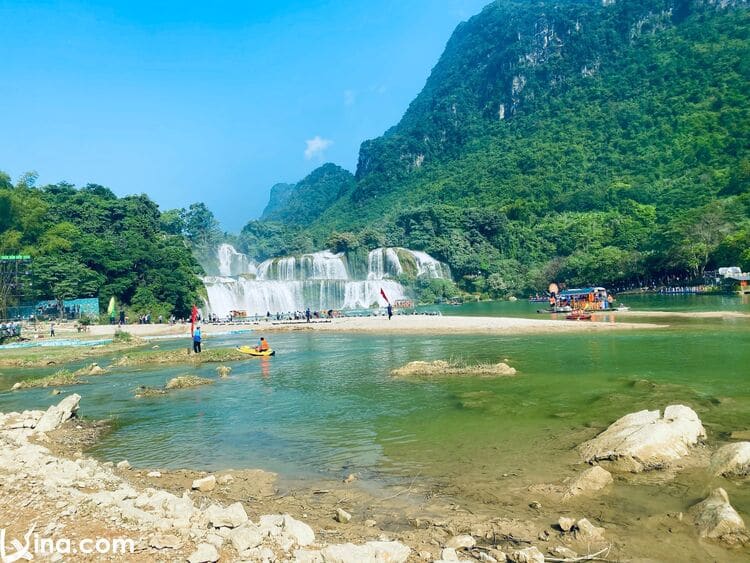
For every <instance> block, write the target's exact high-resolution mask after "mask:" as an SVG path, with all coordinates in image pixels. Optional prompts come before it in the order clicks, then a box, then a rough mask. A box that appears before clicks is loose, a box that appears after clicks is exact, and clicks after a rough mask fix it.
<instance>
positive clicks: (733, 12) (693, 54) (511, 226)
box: [247, 0, 750, 294]
mask: <svg viewBox="0 0 750 563" xmlns="http://www.w3.org/2000/svg"><path fill="white" fill-rule="evenodd" d="M749 35H750V14H749V12H748V9H747V4H746V2H744V1H739V0H736V1H734V2H713V1H708V0H706V1H678V0H629V1H627V2H625V1H623V2H620V1H618V2H615V3H609V5H606V6H604V5H603V3H602V2H600V1H594V0H590V1H584V0H568V1H560V2H556V3H547V2H521V1H507V0H499V1H497V2H494V3H493V4H490V5H488V6H487V7H486V8H485V9H484V10H483V11H482V12H481V13H480V14H478V15H477V16H475V17H474V18H472V19H470V20H469V21H468V22H466V23H464V24H462V25H460V26H459V27H458V28H457V29H456V31H455V32H454V34H453V36H452V37H451V39H450V41H449V42H448V44H447V46H446V50H445V52H444V54H443V55H442V57H441V58H440V60H439V61H438V63H437V65H436V66H435V68H434V69H433V72H432V74H431V76H430V78H429V79H428V81H427V83H426V85H425V87H424V89H423V91H422V92H421V93H420V94H419V96H418V97H417V98H416V99H415V100H414V102H412V104H411V105H410V107H409V108H408V110H407V111H406V113H405V115H404V117H403V119H402V120H401V122H400V123H399V124H398V125H396V126H395V127H393V128H392V129H391V130H389V131H388V132H386V134H385V135H383V136H382V137H380V138H378V139H374V140H371V141H366V142H365V143H363V145H362V147H361V150H360V158H359V164H358V168H357V173H356V185H354V186H353V188H352V189H350V190H348V191H345V192H343V193H342V194H341V196H340V197H339V198H338V199H337V200H336V201H335V202H333V204H332V205H330V206H329V207H328V209H327V210H326V211H325V213H323V214H322V215H321V216H320V217H319V218H318V219H317V220H316V221H315V222H314V223H313V224H312V225H311V226H310V227H309V228H306V229H300V228H299V227H297V226H296V225H292V226H291V227H290V228H287V229H280V228H279V227H278V226H276V227H275V228H276V229H277V230H276V231H275V236H278V237H279V239H284V240H285V241H286V243H287V246H293V241H298V242H300V243H302V244H310V243H312V244H313V245H314V246H322V245H324V244H326V243H330V242H336V243H338V244H339V245H341V244H342V240H343V241H344V244H349V245H354V246H357V245H371V244H377V243H381V242H382V243H386V244H392V245H403V246H408V247H411V248H416V249H423V250H426V251H427V252H430V253H432V254H434V255H435V256H437V257H439V258H441V259H443V260H445V261H447V262H448V263H449V264H450V266H451V267H452V270H453V272H454V274H456V277H457V278H458V279H459V281H460V282H461V283H462V284H463V286H464V287H465V288H466V289H468V290H472V291H487V292H489V293H494V294H502V293H505V292H508V291H521V290H524V289H528V288H542V287H546V284H547V282H548V281H549V280H550V279H558V280H561V281H567V282H568V283H571V284H584V283H602V284H608V285H624V284H627V283H631V282H633V283H634V282H637V281H638V280H643V279H645V278H649V277H660V276H664V275H680V276H690V275H697V274H700V273H701V272H702V271H703V270H704V269H705V268H706V267H708V266H719V265H739V266H742V267H743V268H745V269H750V192H749V191H748V180H750V104H748V100H749V96H748V92H749V91H750V90H749V88H748V85H749V84H750V80H749V78H750V37H748V36H749ZM253 228H254V229H256V230H257V229H260V228H262V226H259V225H255V226H254V227H253ZM247 250H250V251H251V252H252V248H251V247H248V248H247ZM287 250H293V248H292V249H289V248H287Z"/></svg>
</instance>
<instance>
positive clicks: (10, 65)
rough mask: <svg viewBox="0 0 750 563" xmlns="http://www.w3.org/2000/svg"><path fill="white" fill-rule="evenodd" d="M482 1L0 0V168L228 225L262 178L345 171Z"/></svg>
mask: <svg viewBox="0 0 750 563" xmlns="http://www.w3.org/2000/svg"><path fill="white" fill-rule="evenodd" d="M488 1H489V0H432V1H431V0H401V1H399V0H379V1H359V0H357V1H348V2H347V1H343V0H339V1H316V0H307V1H296V0H286V1H282V0H279V1H276V2H274V1H268V2H258V1H252V0H247V1H245V2H242V1H236V2H231V1H214V2H210V3H209V2H205V3H204V2H200V3H198V2H194V3H190V2H176V1H168V2H144V1H140V0H132V1H130V2H102V1H99V0H93V1H86V2H70V1H49V2H28V1H27V2H23V1H15V2H13V1H7V0H0V22H2V26H3V32H2V33H1V34H0V77H1V79H2V86H1V88H0V127H1V128H2V131H3V133H2V135H0V170H3V171H5V172H8V173H9V174H11V176H13V177H14V178H16V177H17V176H19V175H20V174H22V173H23V172H26V171H28V170H36V171H37V172H38V173H39V182H40V183H51V182H57V181H60V180H66V181H69V182H71V183H74V184H76V185H84V184H86V183H88V182H93V183H98V184H103V185H106V186H108V187H110V188H112V189H113V190H114V191H115V193H117V194H118V195H125V194H129V193H143V192H145V193H147V194H149V196H151V197H152V198H153V199H154V200H155V201H157V202H158V203H159V205H160V206H161V207H162V209H170V208H175V207H186V206H187V205H189V204H190V203H192V202H195V201H204V202H205V203H206V204H207V205H208V206H209V207H210V208H211V209H212V210H213V211H214V213H215V214H216V216H217V218H218V219H219V221H220V222H221V224H222V227H223V228H224V229H225V230H229V231H238V230H239V229H240V228H241V227H242V225H244V223H245V222H246V221H247V220H248V219H252V218H256V217H257V216H258V215H259V214H260V213H261V211H262V210H263V207H265V205H266V203H267V200H268V191H269V189H270V187H271V185H273V184H274V183H276V182H296V181H298V180H300V179H301V178H302V177H304V176H305V175H306V174H307V173H309V172H310V171H311V170H313V169H314V168H316V167H317V166H319V165H320V164H322V163H323V162H327V161H331V162H335V163H337V164H339V165H341V166H343V167H345V168H347V169H349V170H351V171H352V172H353V171H354V169H355V167H356V163H357V153H358V150H359V144H360V143H361V142H362V141H363V140H365V139H368V138H372V137H376V136H378V135H380V134H382V133H383V131H385V130H386V129H387V128H388V127H390V126H392V125H394V124H395V123H396V122H397V121H398V120H399V119H400V117H401V115H402V114H403V112H404V110H405V109H406V107H407V106H408V104H409V102H410V101H411V100H412V99H413V98H414V97H415V96H416V95H417V93H418V92H419V91H420V90H421V88H422V86H423V85H424V82H425V80H426V78H427V76H428V75H429V72H430V70H431V68H432V67H433V65H434V64H435V63H436V62H437V60H438V57H439V56H440V54H441V53H442V51H443V48H444V46H445V43H446V42H447V40H448V38H449V37H450V34H451V32H452V31H453V29H454V28H455V26H456V25H457V24H458V23H459V22H461V21H464V20H466V19H467V18H469V17H470V16H472V15H474V14H475V13H478V12H479V11H480V10H481V8H482V6H483V5H484V4H486V3H487V2H488Z"/></svg>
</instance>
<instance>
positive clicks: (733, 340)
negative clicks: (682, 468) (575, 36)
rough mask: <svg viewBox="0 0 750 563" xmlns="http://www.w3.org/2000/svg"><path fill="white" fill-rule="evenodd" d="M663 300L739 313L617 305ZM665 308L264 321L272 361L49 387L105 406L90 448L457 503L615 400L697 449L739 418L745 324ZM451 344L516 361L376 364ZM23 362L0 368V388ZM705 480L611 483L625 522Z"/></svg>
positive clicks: (448, 350)
mask: <svg viewBox="0 0 750 563" xmlns="http://www.w3.org/2000/svg"><path fill="white" fill-rule="evenodd" d="M680 299H682V300H683V301H679V300H680ZM706 299H708V300H706ZM665 300H672V301H674V302H675V303H679V305H675V306H672V307H669V309H672V310H719V309H723V310H738V311H743V310H745V311H747V310H750V307H748V306H746V305H744V304H743V303H742V302H741V301H740V299H739V298H737V299H735V300H734V301H729V300H726V299H725V298H721V297H718V298H717V297H709V298H705V297H702V296H687V297H675V296H665V297H664V298H661V297H657V298H651V299H650V300H649V298H641V301H640V302H636V300H635V299H632V300H630V302H629V304H631V303H632V305H633V307H634V308H637V307H639V306H640V307H642V308H644V309H645V308H651V309H664V308H667V307H666V305H665ZM637 303H639V304H637ZM537 305H538V304H529V303H525V302H523V303H521V302H519V303H500V304H481V303H480V304H473V305H466V306H463V307H451V308H450V310H451V311H452V312H453V311H455V312H456V313H462V314H472V313H474V314H484V315H487V314H490V313H492V312H497V311H498V310H500V311H501V312H502V314H505V315H508V314H509V311H512V312H513V313H515V314H517V315H519V316H528V315H529V314H530V313H529V307H532V310H531V314H532V315H533V314H534V310H535V308H536V307H537ZM446 314H447V313H446ZM496 314H497V313H496ZM628 320H630V319H628ZM436 322H439V320H438V319H436ZM667 322H668V323H669V324H670V327H669V328H665V329H659V330H642V331H641V330H635V331H617V332H616V333H615V332H613V333H610V334H606V333H597V334H570V333H561V334H540V335H522V336H508V335H500V336H487V335H482V336H466V335H460V336H454V337H448V336H424V335H418V336H417V335H415V336H404V335H370V334H337V333H278V334H273V335H271V341H272V345H273V347H274V348H275V349H276V350H278V355H277V356H276V357H273V358H253V359H249V360H247V361H244V362H236V363H233V364H232V368H233V370H232V374H231V377H230V379H228V380H217V382H216V384H215V385H213V386H207V387H202V388H196V389H186V390H180V391H175V392H172V393H170V394H169V395H168V396H158V397H153V398H144V399H134V398H133V395H134V388H135V387H136V386H137V385H150V386H160V385H163V384H164V383H165V382H166V381H167V380H168V379H169V378H171V377H174V376H176V375H181V374H185V373H194V374H197V375H202V376H206V377H216V375H215V367H216V366H215V365H205V366H202V367H200V368H197V369H194V368H189V367H170V368H163V369H153V368H145V369H138V370H135V369H132V368H128V369H126V368H117V369H115V370H114V371H113V373H112V374H111V375H108V376H106V377H99V378H90V380H89V381H90V382H91V383H90V384H88V385H82V386H77V387H72V388H66V389H65V390H66V391H69V392H73V391H75V392H78V393H81V394H82V395H83V397H84V398H83V401H82V403H81V411H80V412H81V414H82V415H84V416H87V417H92V418H109V417H113V418H115V419H116V421H117V425H116V429H115V431H114V432H112V433H111V434H109V435H108V436H107V437H106V438H105V439H103V440H102V441H101V442H100V443H99V444H98V445H97V446H96V448H95V449H94V451H93V452H94V454H95V455H97V456H99V457H100V458H102V459H105V460H112V461H119V460H121V459H128V460H129V461H130V462H131V464H133V465H135V466H144V467H167V468H177V467H191V468H200V469H209V470H215V469H220V468H227V467H233V468H244V467H249V468H254V467H259V468H263V469H268V470H273V471H277V472H280V473H281V474H282V475H283V476H285V477H289V478H297V477H303V478H304V477H317V476H321V477H334V478H339V477H341V476H344V475H346V474H348V473H351V472H358V473H359V474H360V475H361V476H362V477H363V478H365V479H368V480H374V481H376V482H380V483H383V484H387V483H392V482H394V481H398V480H400V479H408V478H411V477H412V476H417V475H418V476H420V479H423V480H425V481H427V482H432V483H434V484H435V485H436V486H440V487H441V488H442V489H443V490H445V491H447V492H448V493H450V494H453V495H454V496H456V497H458V498H464V499H465V500H466V501H467V502H479V503H486V502H490V501H491V502H497V501H499V500H501V499H503V498H504V496H505V495H507V494H508V491H509V490H510V489H512V488H516V489H517V488H520V487H525V486H528V485H530V484H533V483H540V482H554V481H557V482H559V481H560V480H561V479H562V478H563V477H565V476H568V475H571V474H572V473H573V472H574V471H575V470H576V469H577V468H576V464H577V463H579V461H580V460H579V459H578V457H577V454H576V452H575V446H576V445H577V444H579V443H581V442H582V441H584V440H586V439H588V438H589V437H592V436H594V435H595V434H596V433H597V432H599V431H600V430H601V429H603V428H604V427H606V426H607V425H608V424H610V423H611V422H612V421H614V420H615V419H616V418H618V417H620V416H622V415H624V414H626V413H628V412H633V411H635V410H639V409H644V408H649V409H663V408H664V407H665V406H667V405H668V404H673V403H683V404H687V405H689V406H691V407H693V408H694V409H695V410H696V411H697V412H698V414H699V416H700V417H701V419H702V420H703V422H704V425H705V426H706V429H707V431H708V435H709V444H710V445H712V446H715V445H716V444H717V443H721V442H723V441H726V440H727V438H728V434H729V433H730V432H732V431H733V430H743V429H749V428H750V385H748V376H750V321H748V320H746V319H729V320H722V319H678V320H677V321H676V322H672V320H668V321H667ZM253 338H254V337H253ZM247 341H248V335H226V336H221V337H214V338H206V340H205V344H204V345H205V346H206V347H211V346H234V345H239V344H242V343H246V342H247ZM160 345H161V347H162V348H163V349H166V348H169V347H177V346H187V343H186V342H174V341H173V342H162V343H160ZM450 358H453V359H456V360H466V361H468V362H497V361H503V360H505V359H506V358H507V360H508V362H509V363H510V364H511V365H513V366H514V367H515V368H516V369H517V370H518V372H519V375H518V376H517V377H514V378H498V379H450V380H444V381H435V382H410V381H399V380H394V379H392V378H391V377H390V376H389V372H390V370H392V369H393V368H396V367H399V366H401V365H403V364H405V363H406V362H409V361H412V360H434V359H450ZM97 361H99V363H100V364H102V365H106V364H107V362H106V361H101V360H97ZM82 363H85V362H82ZM28 373H30V372H29V371H28V370H14V371H13V373H10V372H9V371H8V370H5V371H4V374H0V389H7V388H8V387H9V386H10V385H12V382H13V381H14V380H16V379H17V378H18V375H19V374H28ZM35 373H40V374H42V373H49V370H37V371H36V372H35ZM58 400H59V398H58V397H52V396H51V395H50V390H49V389H38V390H28V391H23V392H16V393H2V394H0V411H1V412H7V411H9V410H16V409H20V408H41V407H43V406H45V405H47V404H51V403H53V402H57V401H58ZM721 484H722V486H725V487H726V488H727V489H728V490H729V491H730V496H731V497H732V501H733V504H734V505H735V507H736V508H737V509H738V510H739V511H740V512H741V513H743V512H744V513H745V514H748V513H750V494H749V493H748V492H747V491H746V490H745V489H743V488H741V487H739V486H734V485H733V484H732V483H729V482H725V483H724V482H723V483H721ZM704 492H705V491H704V490H703V489H700V490H699V489H695V485H694V484H690V485H688V484H685V485H684V486H680V487H676V488H675V489H668V488H667V489H664V488H659V494H658V495H657V494H656V493H655V489H654V488H653V487H649V486H644V487H642V488H638V489H633V488H631V489H628V492H627V493H625V492H621V493H618V492H617V491H615V493H614V496H613V498H618V499H619V500H618V502H620V503H621V505H622V507H623V513H622V514H623V516H622V517H623V518H627V515H628V514H636V513H648V512H649V510H652V509H653V508H654V507H653V506H652V505H654V506H655V505H656V504H658V505H659V506H660V507H661V510H662V511H663V510H664V508H665V506H666V507H667V510H669V509H673V510H685V509H686V508H687V506H689V504H690V503H691V502H695V500H697V499H698V498H699V497H700V495H701V494H703V493H704ZM618 495H619V496H618Z"/></svg>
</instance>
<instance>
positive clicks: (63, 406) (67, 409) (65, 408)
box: [35, 393, 81, 432]
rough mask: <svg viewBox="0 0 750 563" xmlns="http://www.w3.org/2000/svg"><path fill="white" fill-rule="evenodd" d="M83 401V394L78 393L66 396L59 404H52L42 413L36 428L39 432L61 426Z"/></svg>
mask: <svg viewBox="0 0 750 563" xmlns="http://www.w3.org/2000/svg"><path fill="white" fill-rule="evenodd" d="M80 402H81V396H80V395H79V394H78V393H73V394H72V395H70V396H68V397H65V398H64V399H63V400H62V401H60V402H59V403H58V404H57V405H52V406H51V407H50V408H48V409H47V412H45V413H44V414H43V415H42V418H40V419H39V422H37V424H36V427H35V430H36V431H37V432H49V431H50V430H54V429H55V428H57V427H58V426H60V425H61V424H62V423H63V422H65V421H66V420H68V419H69V418H70V417H71V416H73V415H74V414H75V412H76V411H77V410H78V403H80Z"/></svg>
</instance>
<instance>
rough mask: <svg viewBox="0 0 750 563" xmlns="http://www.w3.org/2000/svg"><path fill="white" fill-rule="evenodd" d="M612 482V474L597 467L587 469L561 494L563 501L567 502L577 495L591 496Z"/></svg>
mask: <svg viewBox="0 0 750 563" xmlns="http://www.w3.org/2000/svg"><path fill="white" fill-rule="evenodd" d="M611 482H612V474H611V473H610V472H609V471H607V470H606V469H602V468H601V467H599V466H598V465H595V466H594V467H589V468H588V469H586V470H585V471H583V473H581V474H580V475H579V476H578V477H576V478H575V479H573V480H572V481H571V482H570V484H568V488H567V490H566V491H565V493H563V500H569V499H571V498H573V497H577V496H578V495H587V496H588V495H593V494H594V493H596V492H597V491H600V490H601V489H603V488H604V487H606V486H607V485H609V484H610V483H611Z"/></svg>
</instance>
